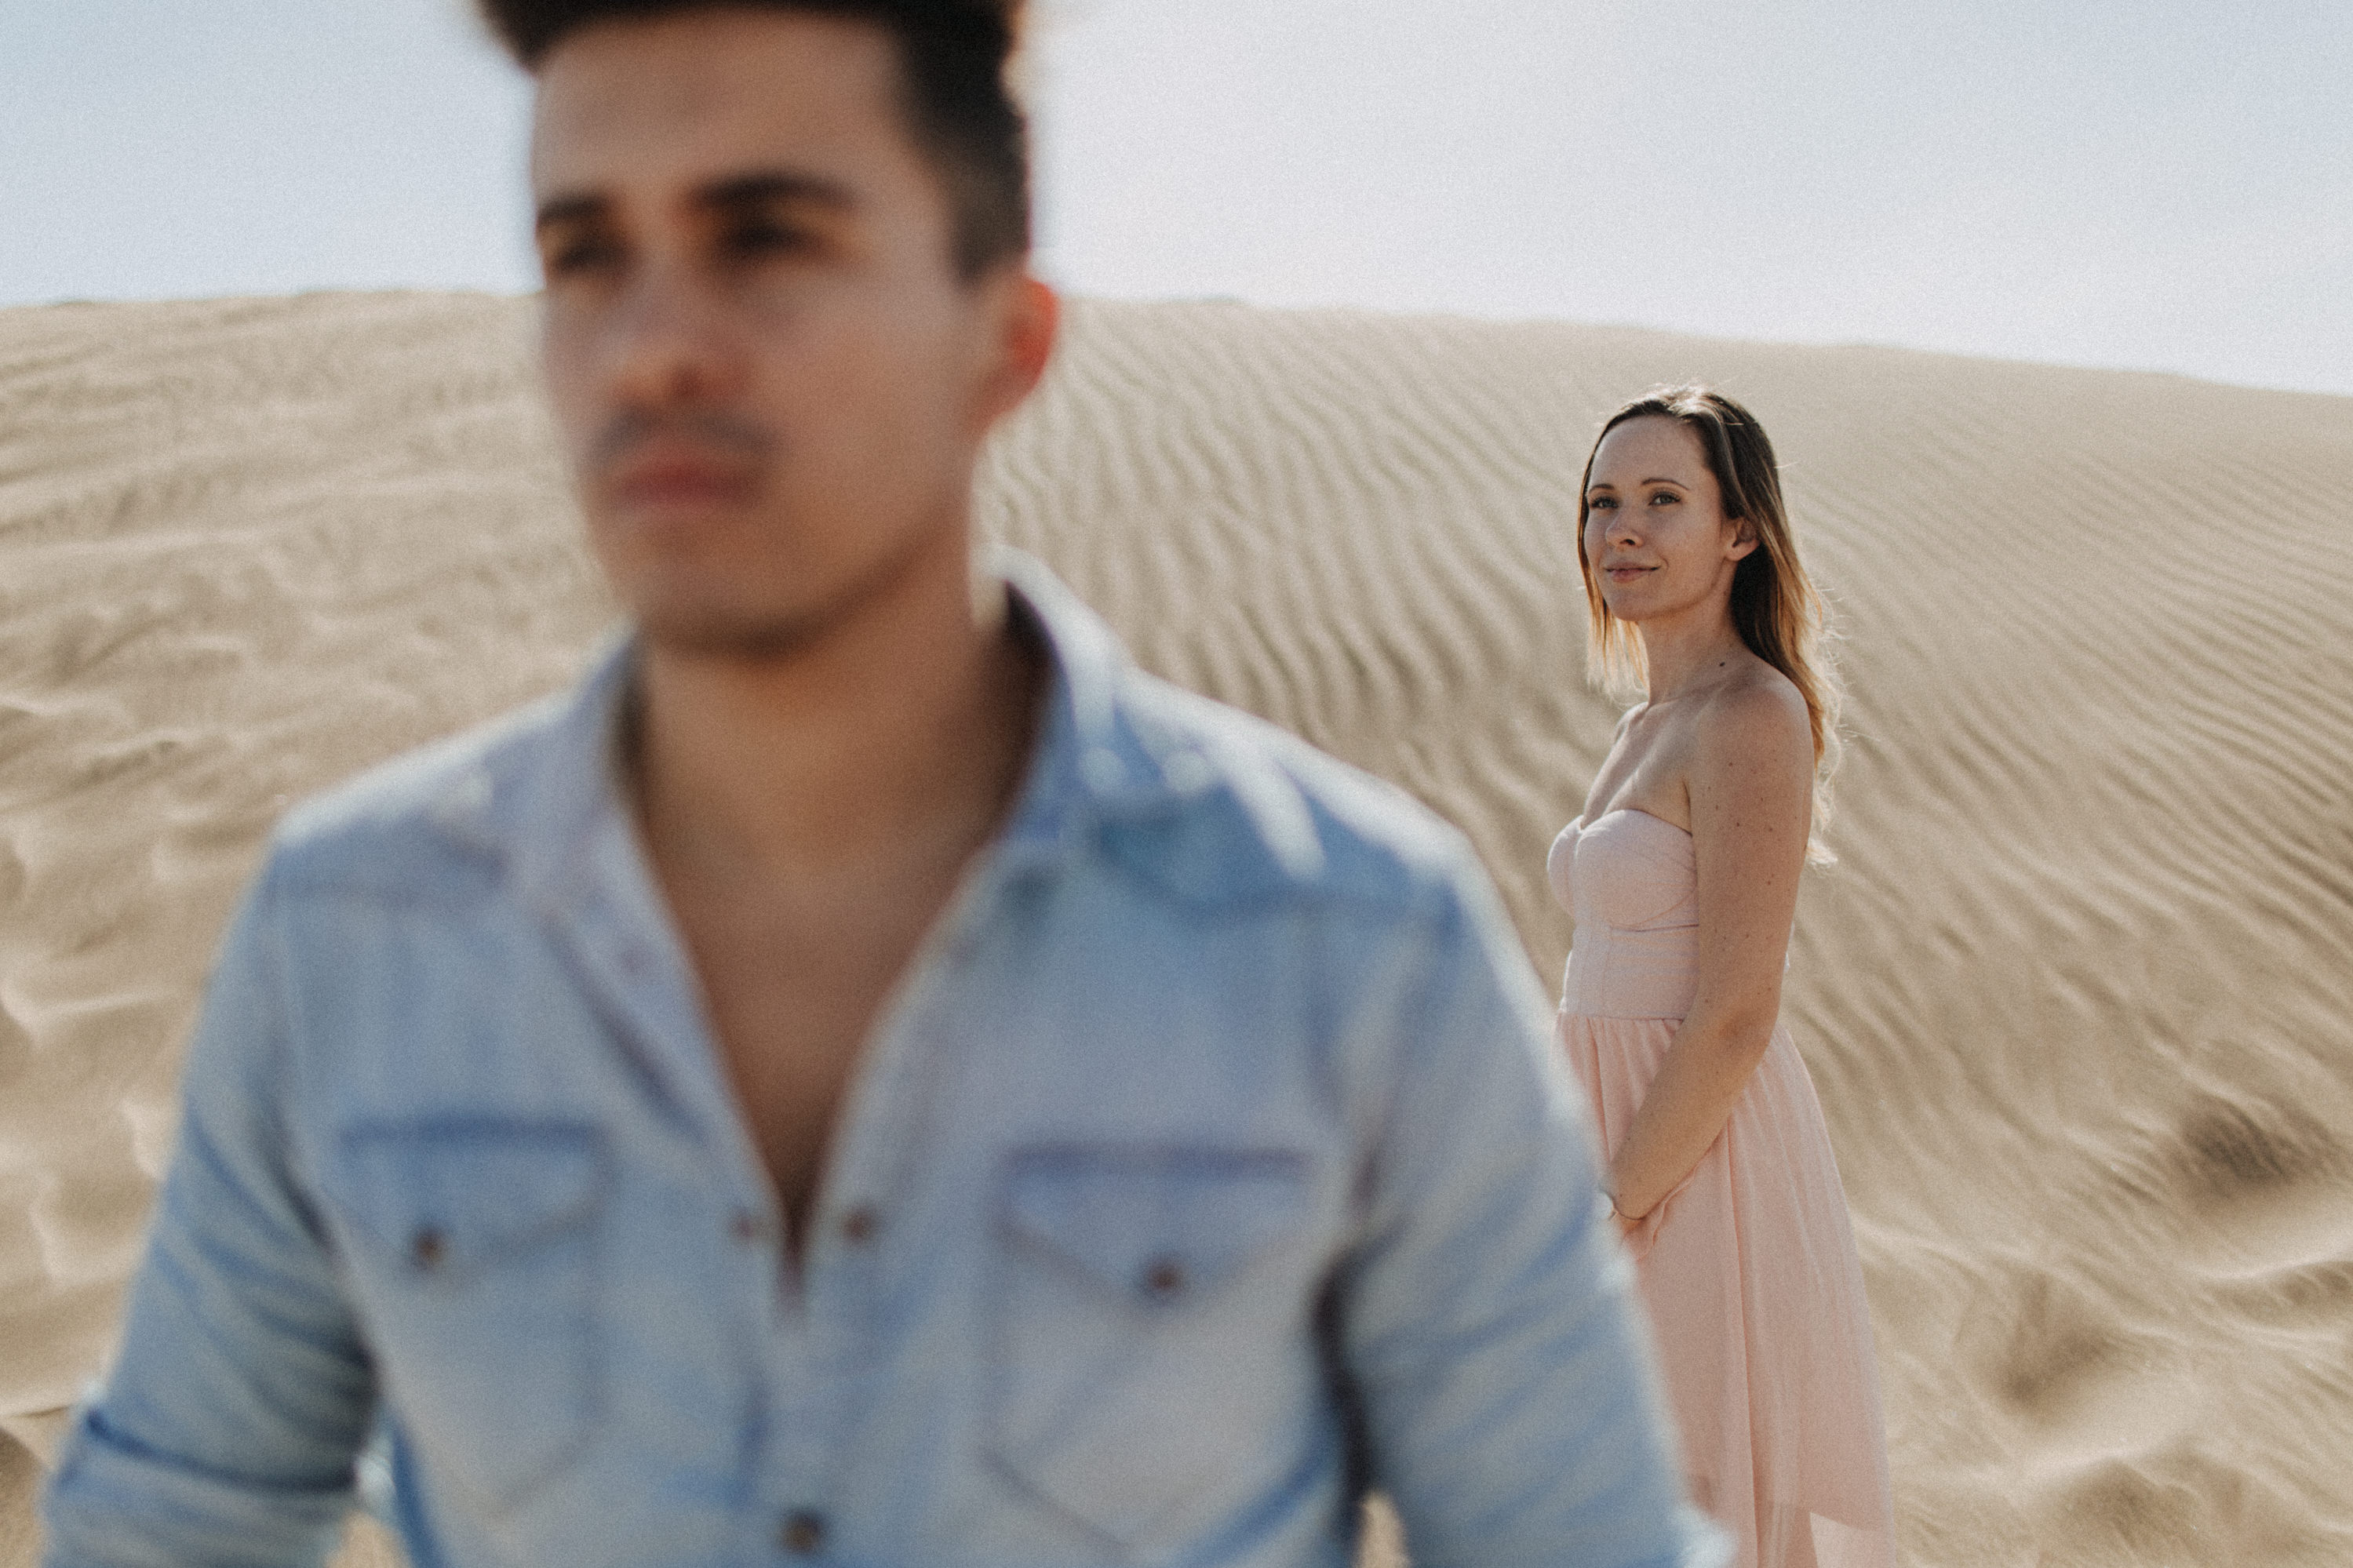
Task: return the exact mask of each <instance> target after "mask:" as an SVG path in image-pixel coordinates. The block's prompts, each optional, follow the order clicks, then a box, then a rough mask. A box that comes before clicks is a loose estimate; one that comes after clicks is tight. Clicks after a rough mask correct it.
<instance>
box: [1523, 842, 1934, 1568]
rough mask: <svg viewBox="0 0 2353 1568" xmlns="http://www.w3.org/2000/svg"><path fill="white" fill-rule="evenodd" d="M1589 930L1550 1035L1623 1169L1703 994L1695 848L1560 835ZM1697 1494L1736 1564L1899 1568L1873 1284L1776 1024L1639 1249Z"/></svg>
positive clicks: (1808, 1086) (1561, 873) (1557, 876)
mask: <svg viewBox="0 0 2353 1568" xmlns="http://www.w3.org/2000/svg"><path fill="white" fill-rule="evenodd" d="M1546 869H1547V871H1548V872H1549V873H1550V876H1551V880H1552V886H1553V893H1554V896H1555V897H1556V898H1557V899H1558V900H1560V902H1561V905H1562V907H1563V908H1565V909H1567V910H1568V911H1569V913H1571V914H1572V915H1575V916H1576V917H1577V946H1576V948H1575V950H1574V951H1573V952H1570V953H1569V955H1568V974H1567V980H1566V982H1565V984H1564V985H1563V988H1562V997H1561V1005H1560V1021H1559V1026H1558V1033H1559V1037H1560V1044H1561V1048H1562V1049H1563V1050H1565V1051H1567V1053H1568V1059H1569V1063H1570V1065H1571V1066H1572V1067H1573V1068H1575V1069H1576V1072H1577V1077H1578V1078H1579V1079H1581V1080H1583V1082H1584V1084H1585V1088H1586V1092H1587V1093H1588V1095H1590V1096H1591V1098H1592V1101H1593V1110H1594V1114H1595V1116H1596V1118H1597V1119H1598V1120H1599V1123H1600V1130H1601V1140H1602V1144H1603V1146H1604V1148H1605V1149H1606V1150H1607V1151H1608V1152H1609V1153H1611V1154H1615V1153H1616V1152H1617V1150H1618V1145H1619V1142H1620V1140H1622V1139H1623V1138H1624V1137H1625V1136H1626V1131H1627V1129H1628V1128H1629V1127H1630V1126H1632V1125H1633V1121H1634V1112H1635V1110H1636V1109H1637V1108H1638V1107H1639V1106H1640V1105H1641V1102H1642V1096H1643V1093H1644V1092H1645V1091H1646V1090H1647V1089H1649V1088H1650V1084H1651V1077H1652V1075H1654V1074H1655V1073H1656V1072H1657V1071H1658V1069H1659V1064H1660V1062H1661V1061H1662V1060H1663V1059H1664V1058H1665V1057H1666V1054H1667V1047H1668V1046H1669V1045H1670V1044H1671V1043H1672V1041H1673V1039H1674V1035H1675V1029H1676V1026H1678V1025H1679V1024H1680V1023H1681V1022H1682V1021H1683V1015H1684V1014H1686V1013H1688V1012H1689V1011H1690V1010H1691V1002H1692V994H1693V992H1694V989H1695V988H1696V986H1697V984H1698V959H1699V910H1698V884H1697V862H1696V858H1695V855H1694V849H1693V846H1692V837H1691V835H1690V834H1688V833H1686V832H1684V831H1683V829H1682V828H1679V827H1677V826H1674V825H1673V824H1672V823H1670V822H1667V821H1665V820H1663V819H1662V818H1660V817H1656V816H1646V815H1645V814H1643V813H1641V812H1639V811H1628V810H1620V811H1613V812H1609V813H1608V814H1607V815H1605V816H1600V817H1599V818H1597V819H1595V821H1594V822H1593V823H1592V824H1591V825H1590V826H1588V825H1586V824H1585V823H1584V821H1583V820H1582V819H1581V818H1580V819H1579V820H1578V821H1577V822H1572V823H1570V824H1569V825H1568V826H1567V828H1565V829H1563V830H1562V832H1561V836H1560V837H1559V838H1558V839H1556V840H1555V842H1554V844H1553V847H1552V854H1551V857H1550V858H1549V862H1548V864H1547V867H1546ZM1630 1244H1631V1247H1632V1249H1633V1252H1634V1255H1635V1258H1637V1260H1638V1271H1639V1273H1640V1275H1641V1286H1642V1296H1643V1299H1644V1300H1645V1302H1646V1303H1647V1304H1648V1306H1649V1308H1650V1313H1651V1325H1652V1328H1653V1330H1654V1331H1655V1332H1656V1335H1657V1339H1658V1344H1659V1354H1660V1359H1661V1360H1662V1362H1663V1363H1665V1368H1666V1381H1667V1390H1668V1394H1669V1398H1670V1402H1671V1404H1672V1408H1673V1411H1674V1416H1675V1421H1676V1424H1677V1426H1679V1427H1680V1429H1681V1432H1682V1437H1683V1459H1684V1463H1685V1466H1686V1468H1688V1470H1689V1472H1690V1477H1691V1483H1692V1491H1693V1495H1694V1499H1695V1500H1697V1501H1698V1503H1699V1504H1700V1506H1701V1507H1702V1508H1704V1509H1705V1510H1707V1511H1708V1513H1709V1514H1710V1515H1711V1516H1713V1517H1714V1518H1715V1520H1716V1521H1718V1522H1719V1523H1721V1524H1722V1525H1723V1526H1724V1527H1725V1530H1726V1531H1728V1532H1729V1533H1730V1534H1731V1535H1732V1536H1733V1537H1734V1539H1735V1540H1736V1542H1738V1544H1739V1548H1740V1553H1739V1556H1738V1557H1737V1558H1736V1563H1739V1564H1740V1565H1741V1568H1893V1564H1894V1562H1895V1542H1894V1512H1893V1509H1892V1507H1891V1505H1890V1500H1889V1493H1888V1484H1887V1438H1886V1427H1885V1421H1884V1418H1883V1415H1882V1414H1881V1408H1880V1401H1879V1373H1878V1368H1877V1364H1876V1363H1875V1361H1874V1359H1873V1351H1872V1342H1871V1317H1870V1312H1869V1309H1868V1307H1867V1305H1866V1303H1865V1301H1864V1298H1863V1291H1862V1265H1861V1263H1860V1262H1859V1261H1858V1260H1857V1258H1856V1257H1855V1250H1854V1233H1853V1231H1852V1228H1851V1227H1850V1226H1849V1225H1848V1223H1847V1212H1846V1190H1845V1188H1844V1187H1842V1186H1841V1184H1840V1183H1839V1173H1838V1162H1837V1161H1836V1160H1835V1159H1834V1158H1833V1157H1832V1155H1831V1141H1830V1131H1829V1129H1828V1128H1827V1127H1826V1126H1825V1125H1824V1124H1823V1121H1822V1110H1821V1103H1820V1100H1817V1099H1816V1098H1815V1095H1814V1085H1813V1079H1810V1078H1809V1077H1808V1076H1807V1074H1806V1064H1805V1062H1804V1061H1803V1060H1801V1059H1800V1058H1799V1055H1798V1047H1797V1045H1796V1043H1795V1042H1794V1041H1793V1040H1791V1039H1790V1037H1789V1031H1788V1026H1786V1025H1778V1024H1777V1025H1776V1026H1774V1030H1773V1040H1772V1044H1771V1045H1769V1046H1767V1047H1766V1050H1765V1058H1764V1060H1763V1062H1762V1063H1761V1064H1759V1066H1758V1067H1757V1071H1756V1074H1755V1076H1753V1077H1752V1078H1751V1079H1749V1080H1748V1087H1747V1088H1746V1089H1744V1090H1743V1091H1742V1093H1741V1096H1740V1100H1739V1102H1738V1104H1736V1106H1735V1107H1734V1108H1733V1111H1732V1117H1731V1120H1730V1121H1728V1122H1726V1123H1725V1129H1724V1133H1723V1135H1722V1136H1721V1137H1719V1138H1717V1139H1716V1141H1715V1143H1714V1144H1713V1145H1712V1146H1711V1147H1710V1148H1709V1149H1708V1152H1707V1153H1706V1154H1705V1155H1704V1156H1703V1157H1702V1159H1701V1160H1700V1163H1699V1164H1698V1165H1697V1166H1696V1167H1694V1170H1693V1171H1692V1173H1691V1174H1690V1175H1688V1176H1686V1177H1685V1178H1684V1179H1683V1184H1682V1185H1680V1186H1678V1187H1677V1188H1675V1190H1674V1191H1673V1192H1672V1193H1671V1194H1668V1196H1667V1199H1666V1201H1665V1202H1663V1203H1662V1204H1660V1205H1658V1206H1657V1207H1656V1208H1654V1209H1652V1210H1651V1213H1650V1214H1648V1215H1645V1216H1644V1217H1643V1223H1642V1226H1641V1229H1640V1230H1638V1231H1637V1232H1636V1233H1635V1234H1634V1235H1633V1236H1632V1237H1630Z"/></svg>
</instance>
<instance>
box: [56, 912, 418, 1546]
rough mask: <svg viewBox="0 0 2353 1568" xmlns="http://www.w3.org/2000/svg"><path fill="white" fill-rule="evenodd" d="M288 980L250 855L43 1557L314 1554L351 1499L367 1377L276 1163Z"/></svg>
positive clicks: (280, 1158) (371, 1402)
mask: <svg viewBox="0 0 2353 1568" xmlns="http://www.w3.org/2000/svg"><path fill="white" fill-rule="evenodd" d="M284 995H285V991H284V987H283V985H282V984H281V953H280V935H279V917H278V914H277V913H276V911H275V910H274V900H273V899H272V897H271V893H270V879H269V876H268V875H267V874H266V873H265V875H264V878H263V879H262V882H261V884H260V886H259V888H258V889H257V890H256V891H255V893H254V894H253V896H252V897H251V898H250V899H249V900H248V903H247V905H246V908H245V909H244V910H243V911H242V912H241V913H240V914H239V916H238V918H237V922H236V924H235V925H234V926H233V927H232V929H231V931H230V933H229V939H228V942H227V946H226V947H225V949H224V951H223V953H222V956H221V959H220V962H219V963H218V965H217V966H216V970H215V972H214V976H213V982H212V986H211V989H210V992H209V994H208V995H207V996H206V1004H205V1009H204V1015H203V1017H202V1020H201V1021H200V1023H199V1024H198V1026H197V1029H196V1034H195V1041H194V1043H193V1044H192V1046H191V1047H190V1049H189V1053H188V1061H187V1067H186V1069H185V1077H184V1079H183V1085H184V1087H183V1091H182V1093H183V1101H184V1107H183V1115H182V1120H181V1123H180V1133H179V1142H178V1147H177V1149H176V1151H175V1152H174V1156H173V1161H172V1169H171V1173H170V1174H169V1176H168V1177H167V1178H166V1180H165V1182H164V1191H163V1194H162V1198H161V1200H160V1202H159V1204H158V1206H157V1210H156V1215H155V1219H154V1223H153V1229H152V1231H151V1232H150V1235H149V1237H148V1243H147V1254H146V1258H145V1260H144V1261H143V1262H142V1265H141V1266H140V1270H139V1274H138V1278H137V1279H136V1280H135V1281H134V1282H133V1284H132V1292H131V1304H130V1312H129V1317H128V1321H127V1324H126V1327H125V1331H124V1339H123V1345H122V1350H121V1355H120V1356H119V1358H118V1359H117V1361H116V1363H115V1365H114V1369H113V1371H112V1373H111V1374H110V1375H109V1376H108V1378H107V1381H106V1385H105V1388H104V1389H103V1391H102V1392H101V1393H100V1394H98V1395H97V1396H96V1397H95V1398H94V1399H93V1400H92V1401H90V1403H89V1404H88V1405H86V1406H85V1407H84V1408H83V1409H81V1410H80V1411H79V1412H78V1413H77V1415H76V1419H75V1423H74V1429H73V1432H72V1434H71V1436H69V1438H68V1440H67V1443H66V1447H65V1449H64V1452H63V1453H62V1454H61V1455H60V1456H59V1463H58V1471H57V1475H56V1477H55V1478H54V1479H53V1480H52V1481H51V1482H50V1485H49V1491H48V1498H47V1507H46V1524H47V1550H46V1554H45V1556H44V1558H43V1562H44V1563H45V1565H46V1568H85V1565H91V1568H94V1565H97V1564H107V1565H110V1568H131V1565H133V1564H136V1565H141V1568H144V1565H146V1564H155V1565H157V1568H164V1565H169V1568H203V1565H206V1564H223V1565H226V1564H230V1563H237V1564H241V1565H249V1564H257V1563H320V1562H322V1561H324V1559H325V1557H326V1555H327V1553H328V1552H329V1551H330V1550H331V1549H332V1546H333V1544H334V1542H335V1539H336V1535H337V1531H338V1530H339V1528H340V1526H341V1524H342V1522H343V1516H344V1514H345V1513H346V1512H347V1511H348V1510H349V1509H350V1506H351V1500H352V1492H353V1458H354V1456H355V1455H356V1454H357V1452H358V1450H359V1447H360V1446H361V1443H362V1441H363V1439H364V1437H365V1436H366V1432H367V1427H368V1424H369V1421H370V1419H371V1416H372V1415H373V1412H374V1407H375V1386H374V1382H373V1379H372V1376H371V1374H370V1372H369V1369H368V1364H367V1360H366V1357H365V1354H364V1352H363V1350H362V1347H361V1345H360V1342H359V1339H358V1335H357V1332H356V1330H355V1328H354V1325H353V1321H352V1319H351V1315H350V1313H349V1311H348V1310H347V1308H346V1306H345V1304H344V1300H343V1294H342V1291H341V1289H339V1287H338V1284H337V1280H336V1278H335V1268H334V1261H333V1258H332V1256H331V1254H330V1252H329V1249H328V1247H327V1244H326V1241H325V1238H324V1237H323V1236H322V1232H321V1230H320V1227H319V1225H318V1222H317V1220H316V1218H315V1216H314V1215H312V1214H311V1211H310V1209H309V1207H308V1205H306V1204H305V1203H304V1201H303V1199H302V1197H301V1194H300V1192H299V1190H298V1188H297V1185H296V1184H295V1182H294V1181H293V1179H292V1178H291V1176H290V1172H289V1161H290V1152H289V1150H288V1147H287V1143H286V1138H285V1133H284V1130H283V1127H282V1125H281V1123H280V1105H281V1103H282V1100H283V1097H284V1095H285V1093H286V1057H287V1050H286V1046H287V1034H288V1020H287V1017H286V1013H285V1007H284V1005H283V1004H284Z"/></svg>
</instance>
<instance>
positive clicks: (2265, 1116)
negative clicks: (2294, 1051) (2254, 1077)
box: [2161, 1099, 2353, 1294]
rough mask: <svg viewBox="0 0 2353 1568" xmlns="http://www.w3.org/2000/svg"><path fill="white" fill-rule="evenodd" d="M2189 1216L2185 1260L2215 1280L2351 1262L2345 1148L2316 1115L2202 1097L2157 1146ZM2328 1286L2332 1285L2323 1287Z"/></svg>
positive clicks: (2328, 1268) (2264, 1277)
mask: <svg viewBox="0 0 2353 1568" xmlns="http://www.w3.org/2000/svg"><path fill="white" fill-rule="evenodd" d="M2161 1159H2162V1163H2163V1165H2164V1167H2165V1168H2166V1170H2167V1173H2168V1175H2169V1176H2170V1177H2171V1179H2172V1181H2173V1183H2174V1184H2175V1186H2176V1188H2177V1190H2178V1191H2179V1193H2180V1194H2181V1195H2182V1196H2183V1197H2184V1198H2185V1199H2186V1200H2187V1202H2186V1203H2185V1204H2184V1205H2183V1207H2184V1209H2185V1210H2186V1211H2187V1212H2188V1214H2189V1215H2191V1216H2193V1221H2194V1230H2193V1234H2192V1236H2191V1237H2190V1247H2189V1258H2188V1259H2187V1261H2188V1262H2189V1263H2190V1264H2191V1266H2192V1267H2194V1268H2197V1269H2198V1270H2199V1271H2200V1272H2201V1273H2203V1274H2205V1275H2206V1276H2207V1277H2208V1278H2210V1279H2215V1280H2217V1281H2221V1282H2230V1283H2254V1282H2272V1281H2278V1282H2280V1283H2283V1284H2285V1283H2289V1282H2290V1281H2288V1280H2286V1279H2284V1278H2283V1277H2285V1276H2290V1275H2294V1274H2299V1273H2304V1274H2309V1273H2313V1272H2314V1271H2318V1273H2319V1274H2320V1275H2321V1276H2323V1277H2324V1278H2323V1279H2321V1281H2320V1282H2321V1283H2324V1284H2325V1283H2326V1278H2325V1277H2326V1276H2329V1275H2335V1274H2343V1273H2345V1272H2346V1271H2347V1270H2348V1268H2353V1158H2348V1152H2347V1151H2346V1149H2345V1147H2344V1145H2343V1144H2342V1143H2340V1142H2338V1140H2337V1137H2336V1136H2335V1135H2334V1134H2332V1133H2331V1132H2330V1131H2328V1129H2327V1127H2325V1126H2324V1125H2322V1123H2321V1122H2320V1121H2318V1120H2316V1118H2314V1117H2312V1116H2310V1115H2307V1114H2306V1113H2305V1112H2304V1111H2301V1110H2293V1109H2289V1108H2286V1107H2283V1106H2275V1105H2249V1104H2245V1103H2240V1102H2236V1101H2230V1100H2219V1099H2216V1100H2208V1101H2206V1102H2205V1103H2204V1104H2202V1105H2200V1107H2199V1108H2197V1109H2196V1110H2193V1111H2192V1112H2191V1113H2190V1114H2189V1116H2187V1117H2186V1118H2184V1119H2183V1121H2181V1122H2180V1124H2179V1127H2178V1128H2177V1130H2176V1131H2175V1133H2174V1136H2173V1138H2172V1140H2171V1142H2170V1146H2169V1147H2168V1149H2167V1150H2166V1151H2165V1152H2164V1153H2163V1155H2162V1156H2161ZM2326 1293H2328V1294H2334V1293H2335V1292H2326Z"/></svg>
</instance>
